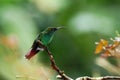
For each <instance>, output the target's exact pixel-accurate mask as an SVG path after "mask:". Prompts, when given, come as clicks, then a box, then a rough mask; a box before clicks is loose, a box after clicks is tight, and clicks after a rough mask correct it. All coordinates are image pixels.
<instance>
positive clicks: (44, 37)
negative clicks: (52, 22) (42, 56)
mask: <svg viewBox="0 0 120 80" xmlns="http://www.w3.org/2000/svg"><path fill="white" fill-rule="evenodd" d="M60 28H62V27H48V28H47V29H45V30H44V31H43V32H41V33H40V34H39V35H38V36H37V38H36V39H35V40H34V42H33V44H32V47H31V49H30V51H29V52H28V53H27V54H26V55H25V57H26V59H31V58H32V57H33V56H34V55H36V54H37V53H38V52H40V51H43V50H44V49H43V46H42V45H40V43H42V44H43V45H45V46H47V45H48V44H49V43H50V42H51V41H52V38H53V36H54V33H55V32H56V31H57V30H59V29H60Z"/></svg>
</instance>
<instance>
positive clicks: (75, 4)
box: [0, 0, 120, 80]
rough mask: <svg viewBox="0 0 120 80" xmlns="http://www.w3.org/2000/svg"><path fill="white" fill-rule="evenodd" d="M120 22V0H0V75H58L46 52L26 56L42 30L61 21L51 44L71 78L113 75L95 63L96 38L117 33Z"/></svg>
mask: <svg viewBox="0 0 120 80" xmlns="http://www.w3.org/2000/svg"><path fill="white" fill-rule="evenodd" d="M119 21H120V0H0V80H48V79H50V80H53V79H55V75H56V73H55V72H54V71H53V70H52V68H51V66H50V62H49V57H48V55H47V54H46V53H45V52H43V53H40V54H38V55H36V57H34V58H33V59H32V60H30V61H27V60H26V59H25V58H24V55H25V54H26V53H27V52H28V51H29V49H30V47H31V45H32V42H33V41H34V39H35V38H36V36H37V35H38V34H39V33H40V32H41V31H42V30H44V29H45V28H47V27H58V26H64V28H63V29H61V30H59V31H58V32H56V34H55V36H54V38H53V41H52V43H51V44H50V45H49V49H50V51H51V52H52V53H53V55H54V57H55V60H56V63H57V65H58V66H59V67H60V69H62V70H64V71H65V73H66V74H67V75H69V76H70V77H72V78H76V77H79V76H99V75H114V73H112V72H109V71H107V70H105V69H103V68H102V67H100V66H98V65H96V63H95V61H96V58H97V57H98V56H97V55H95V54H94V50H95V44H94V43H95V42H96V41H99V40H100V39H101V38H105V39H109V38H110V37H114V36H116V34H115V31H116V30H117V31H119V30H120V28H119V27H120V22H119ZM110 61H111V60H110ZM112 61H113V62H116V61H117V60H114V59H113V60H112ZM117 74H118V75H119V74H120V72H118V73H117Z"/></svg>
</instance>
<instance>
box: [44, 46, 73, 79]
mask: <svg viewBox="0 0 120 80" xmlns="http://www.w3.org/2000/svg"><path fill="white" fill-rule="evenodd" d="M44 49H45V51H46V52H47V53H48V55H49V57H50V62H51V66H52V68H53V69H54V70H55V71H57V72H58V74H59V77H57V78H59V79H63V80H73V79H72V78H70V77H68V76H67V75H65V73H64V72H63V71H61V70H60V69H59V68H58V66H57V65H56V63H55V60H54V57H53V55H52V54H51V52H50V51H49V49H48V48H47V47H44Z"/></svg>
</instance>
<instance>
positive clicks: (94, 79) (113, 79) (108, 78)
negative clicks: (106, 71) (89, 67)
mask: <svg viewBox="0 0 120 80" xmlns="http://www.w3.org/2000/svg"><path fill="white" fill-rule="evenodd" d="M76 80H120V77H119V76H104V77H88V76H85V77H79V78H77V79H76Z"/></svg>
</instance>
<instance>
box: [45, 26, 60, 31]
mask: <svg viewBox="0 0 120 80" xmlns="http://www.w3.org/2000/svg"><path fill="white" fill-rule="evenodd" d="M61 28H62V27H48V28H47V31H48V32H55V31H57V30H59V29H61Z"/></svg>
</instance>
